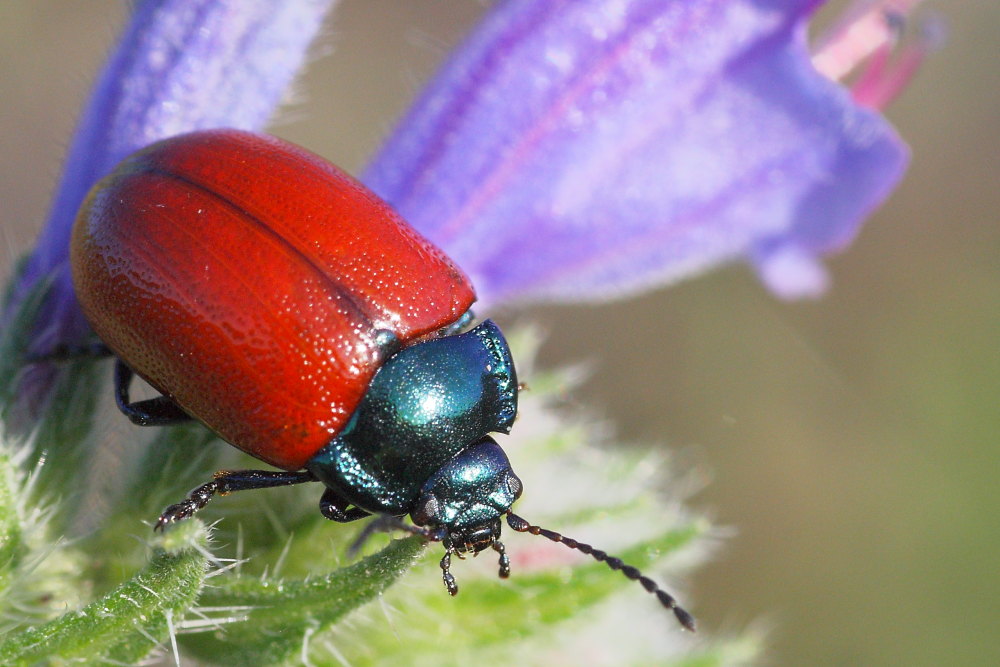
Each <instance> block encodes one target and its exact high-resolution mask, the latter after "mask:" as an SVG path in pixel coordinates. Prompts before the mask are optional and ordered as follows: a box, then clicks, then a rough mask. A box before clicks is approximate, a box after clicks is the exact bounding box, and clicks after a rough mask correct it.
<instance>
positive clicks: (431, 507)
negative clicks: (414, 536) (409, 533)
mask: <svg viewBox="0 0 1000 667" xmlns="http://www.w3.org/2000/svg"><path fill="white" fill-rule="evenodd" d="M438 509H439V507H438V499H437V496H435V495H434V494H433V493H428V494H427V495H426V496H424V497H423V498H421V499H420V502H419V503H418V504H417V508H416V509H415V510H413V512H411V513H410V517H412V518H413V523H415V524H417V525H418V526H426V525H427V524H429V523H431V520H432V519H433V518H434V517H435V516H437V514H438Z"/></svg>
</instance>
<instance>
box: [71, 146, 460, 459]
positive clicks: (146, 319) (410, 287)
mask: <svg viewBox="0 0 1000 667" xmlns="http://www.w3.org/2000/svg"><path fill="white" fill-rule="evenodd" d="M72 262H73V280H74V284H75V287H76V290H77V294H78V296H79V298H80V302H81V305H82V307H83V309H84V313H85V314H86V315H87V318H88V319H89V320H90V322H91V324H92V326H93V327H94V330H95V331H96V332H97V334H98V335H99V336H100V337H101V339H102V340H103V341H104V342H105V343H107V344H108V346H109V347H110V348H111V349H112V350H113V351H114V352H115V353H116V354H117V355H118V356H119V357H121V358H122V360H123V361H125V363H127V364H128V365H129V366H130V367H132V368H133V369H134V370H135V371H136V372H137V373H138V374H139V375H141V376H142V377H143V378H145V379H146V380H147V381H149V382H150V383H151V384H153V386H155V387H156V388H157V389H159V390H160V391H162V392H163V393H164V394H166V395H168V396H170V397H171V398H173V399H174V400H175V401H176V402H177V403H178V404H180V405H181V406H182V407H183V408H184V409H185V410H186V411H187V412H189V413H190V414H192V415H194V416H195V417H197V418H198V419H200V420H201V421H203V422H205V423H206V424H207V425H208V426H209V427H210V428H212V429H213V430H215V431H216V432H217V433H219V434H220V435H221V436H222V437H223V438H224V439H226V440H228V441H229V442H231V443H232V444H234V445H236V446H237V447H239V448H240V449H243V450H244V451H246V452H248V453H250V454H252V455H253V456H256V457H258V458H260V459H262V460H264V461H266V462H268V463H271V464H273V465H276V466H279V467H282V468H286V469H297V468H301V467H302V466H303V465H304V463H305V462H306V461H307V460H308V459H309V458H310V457H311V456H312V455H313V454H315V453H316V451H317V450H319V449H320V448H321V447H323V446H324V445H325V444H326V443H327V442H328V441H329V439H330V437H331V436H332V435H333V434H335V433H337V432H339V431H340V429H342V428H343V426H344V425H345V423H346V422H347V420H348V418H349V417H350V415H351V413H352V412H353V411H354V408H355V407H356V406H357V404H358V402H359V401H360V400H361V397H362V396H363V395H364V392H365V391H366V389H367V387H368V382H369V381H370V380H371V378H372V376H373V375H374V373H375V371H376V370H377V369H378V366H379V365H380V364H381V363H382V361H384V359H383V358H382V357H383V354H382V350H383V348H382V346H381V345H380V340H381V339H382V338H384V336H382V338H380V334H379V332H380V331H390V332H392V333H393V334H394V335H395V336H396V337H397V338H398V340H399V341H400V342H401V343H403V344H405V343H406V342H407V341H411V340H413V339H414V338H417V337H420V336H422V335H425V334H428V333H430V332H433V331H435V330H436V329H439V328H441V327H443V326H446V325H448V324H450V323H451V322H454V321H455V320H457V319H459V318H460V317H461V316H462V315H463V314H464V313H465V312H466V311H467V310H468V308H469V306H470V305H471V304H472V302H473V300H474V298H475V297H474V293H473V291H472V287H471V286H470V285H469V283H468V281H467V279H466V278H465V276H464V275H463V274H462V273H461V271H460V270H459V269H458V268H457V267H456V266H455V265H454V264H453V263H452V262H451V261H450V260H449V259H448V258H447V257H445V256H444V254H443V253H441V251H440V250H438V249H437V248H435V247H434V246H433V245H431V244H430V243H429V242H427V241H426V240H425V239H423V238H422V237H421V236H420V235H418V234H417V233H416V232H415V231H413V229H412V228H410V227H409V226H408V225H407V224H406V223H405V222H404V221H403V220H402V219H400V218H399V217H398V216H397V215H396V214H395V213H394V212H393V211H392V210H391V209H390V208H389V207H388V206H387V205H386V204H385V203H384V202H382V201H381V200H379V199H378V198H377V197H375V196H374V195H373V194H372V193H371V192H369V191H368V190H367V189H366V188H364V186H362V185H360V184H359V183H358V182H357V181H355V180H354V179H353V178H351V177H350V176H348V175H346V174H344V173H343V172H341V171H340V170H338V169H337V168H336V167H334V166H333V165H331V164H329V163H327V162H326V161H325V160H322V159H321V158H318V157H317V156H315V155H312V154H311V153H309V152H307V151H305V150H304V149H301V148H298V147H296V146H292V145H291V144H287V143H285V142H282V141H280V140H277V139H274V138H271V137H262V136H257V135H253V134H249V133H245V132H237V131H233V130H213V131H208V132H196V133H192V134H188V135H183V136H180V137H175V138H173V139H169V140H167V141H165V142H161V143H159V144H155V145H153V146H151V147H150V148H148V149H146V150H144V151H141V152H140V153H138V154H136V155H135V156H133V157H132V158H130V159H129V160H126V161H125V162H124V163H122V165H120V166H119V167H118V169H116V170H115V172H113V173H112V174H111V175H110V176H108V177H107V178H105V179H104V180H103V181H101V183H99V184H98V186H97V187H96V188H95V190H94V191H93V192H92V193H91V195H90V196H89V197H88V199H87V202H86V203H85V205H84V207H83V208H82V210H81V213H80V216H79V218H78V221H77V224H76V227H75V230H74V238H73V246H72Z"/></svg>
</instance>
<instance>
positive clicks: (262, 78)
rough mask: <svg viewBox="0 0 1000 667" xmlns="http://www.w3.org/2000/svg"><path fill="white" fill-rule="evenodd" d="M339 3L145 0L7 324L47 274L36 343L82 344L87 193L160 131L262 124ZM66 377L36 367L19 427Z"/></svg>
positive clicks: (21, 393) (78, 142)
mask: <svg viewBox="0 0 1000 667" xmlns="http://www.w3.org/2000/svg"><path fill="white" fill-rule="evenodd" d="M334 3H335V0H284V1H282V2H274V1H273V0H145V1H143V2H140V3H138V5H137V6H136V8H135V11H134V13H133V15H132V17H131V20H130V22H129V25H128V26H127V28H126V30H125V32H124V34H123V36H122V39H121V40H120V42H119V43H118V47H117V49H116V50H115V51H114V52H113V53H112V54H111V57H110V58H109V60H108V62H107V64H106V65H105V68H104V71H103V72H102V74H101V76H100V78H99V79H98V82H97V84H96V86H95V88H94V92H93V94H92V97H91V99H90V102H89V104H88V105H87V107H86V109H85V111H84V113H83V116H82V118H81V120H80V125H79V127H78V129H77V134H76V137H75V139H74V141H73V145H72V147H71V149H70V153H69V157H68V159H67V161H66V166H65V170H64V173H63V176H62V181H61V183H60V186H59V190H58V192H57V194H56V197H55V200H54V203H53V207H52V210H51V212H50V214H49V219H48V221H47V223H46V225H45V227H44V229H43V230H42V233H41V235H40V237H39V241H38V245H37V246H36V248H35V251H34V253H33V254H32V255H31V256H30V257H29V258H28V260H27V262H26V263H25V265H24V268H23V269H22V270H21V273H20V275H19V276H18V278H17V282H16V284H15V286H14V288H13V290H12V292H11V297H10V299H9V300H8V303H7V312H5V313H4V314H3V315H4V317H3V319H4V322H3V324H4V329H5V330H7V331H9V330H10V328H11V322H12V321H13V320H14V317H15V316H16V313H17V311H18V308H19V306H20V305H21V304H22V303H23V301H24V299H25V297H26V296H27V295H28V294H29V293H30V292H31V290H32V289H33V288H35V287H36V286H37V285H39V284H40V282H39V281H41V280H44V279H50V280H51V281H52V286H51V289H50V291H49V294H48V298H47V300H46V301H45V303H44V304H43V306H42V309H41V312H40V313H39V315H38V316H37V322H38V323H39V328H40V330H39V331H37V332H36V333H35V336H34V338H33V340H32V341H31V351H32V352H33V353H38V352H47V351H51V350H52V349H53V348H54V347H55V346H56V345H59V344H74V343H78V342H79V340H80V338H81V336H83V335H85V334H86V332H87V331H88V327H87V325H86V322H85V321H84V319H83V315H82V313H81V312H80V309H79V306H78V305H77V303H76V297H75V296H74V293H73V287H72V284H71V281H70V276H69V267H68V259H69V238H70V230H71V228H72V226H73V220H74V218H75V216H76V211H77V208H79V206H80V203H81V202H82V201H83V198H84V196H85V195H86V193H87V191H88V190H89V189H90V188H91V186H92V185H93V184H94V183H95V182H96V181H97V180H98V179H100V178H101V177H102V176H103V175H104V174H106V173H107V172H108V171H110V170H111V168H112V167H113V166H114V165H115V164H116V163H118V162H119V161H120V160H121V159H122V158H123V157H125V156H126V155H128V154H130V153H132V152H133V151H135V150H137V149H139V148H142V147H143V146H146V145H148V144H150V143H152V142H154V141H157V140H159V139H162V138H165V137H168V136H171V135H174V134H178V133H180V132H187V131H189V130H195V129H199V128H208V127H218V126H226V127H238V128H244V129H260V128H262V127H263V126H264V124H265V123H266V122H267V121H268V119H269V118H270V117H271V114H272V113H273V112H274V109H275V108H276V107H277V106H278V104H279V103H280V102H281V100H282V97H283V96H284V95H285V94H286V90H287V88H288V86H289V84H290V83H291V81H292V79H293V78H294V76H295V74H296V72H297V71H298V69H299V67H300V66H301V65H302V64H303V62H304V60H305V57H306V52H307V49H308V47H309V44H310V42H311V41H312V38H313V36H314V35H315V34H316V33H317V32H318V30H319V29H320V27H321V24H322V20H323V16H324V15H325V14H326V12H327V10H328V9H329V8H330V6H331V5H333V4H334ZM56 375H57V370H56V369H55V368H54V367H52V366H51V365H40V364H35V365H33V366H30V367H28V368H27V369H25V371H24V375H23V376H22V378H21V381H20V383H19V385H20V387H19V389H18V391H17V395H18V403H19V406H16V407H15V408H13V410H12V412H13V414H14V416H13V417H11V419H10V420H9V421H8V427H12V426H11V424H12V423H15V422H17V423H23V424H27V425H29V426H30V425H31V424H32V423H33V421H34V418H35V415H36V414H37V413H38V411H40V410H41V409H43V407H44V405H45V401H44V397H45V396H47V394H48V391H49V389H50V388H51V386H52V383H53V382H54V378H55V377H56ZM21 413H27V414H26V415H24V416H23V418H22V417H21V416H18V415H19V414H21ZM12 428H16V426H15V427H12Z"/></svg>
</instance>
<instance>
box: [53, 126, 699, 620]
mask: <svg viewBox="0 0 1000 667" xmlns="http://www.w3.org/2000/svg"><path fill="white" fill-rule="evenodd" d="M70 258H71V269H72V279H73V284H74V288H75V290H76V294H77V297H78V299H79V302H80V305H81V307H82V309H83V312H84V314H85V316H86V318H87V320H88V321H89V323H90V324H91V326H92V328H93V330H94V332H95V333H96V334H97V336H98V337H99V338H100V339H101V341H102V342H103V344H104V345H105V346H106V349H107V352H108V353H109V354H113V355H114V356H115V357H116V365H115V396H116V402H117V404H118V407H119V409H120V410H121V411H122V412H123V413H124V414H125V415H126V416H128V418H129V419H130V420H131V421H132V422H133V423H135V424H138V425H142V426H158V425H169V424H173V423H177V422H180V421H185V420H189V419H196V420H198V421H200V422H202V423H203V424H204V425H205V426H207V427H208V428H209V429H211V430H212V431H214V432H215V433H216V434H217V435H219V437H221V438H222V439H223V440H225V441H227V442H229V443H230V444H232V445H234V446H236V447H238V448H239V449H241V450H243V451H244V452H246V453H248V454H250V455H251V456H254V457H256V458H257V459H260V460H261V461H264V462H266V463H268V464H270V465H272V466H274V467H275V468H278V470H273V471H272V470H240V471H220V472H217V473H216V474H215V476H214V478H213V479H212V480H211V481H209V482H208V483H206V484H203V485H202V486H199V487H198V488H197V489H195V490H194V491H192V492H191V494H190V495H189V496H188V497H187V498H185V499H184V500H183V501H181V502H179V503H176V504H174V505H171V506H169V507H167V508H166V509H165V510H164V512H163V513H162V515H161V516H160V517H159V519H158V520H157V522H156V525H155V528H156V529H159V530H163V529H164V528H165V527H166V526H167V525H168V524H170V523H172V522H174V521H179V520H182V519H185V518H188V517H190V516H192V515H193V514H194V513H195V512H196V511H198V510H199V509H201V508H202V507H204V506H205V505H206V504H207V503H208V502H209V500H210V499H211V498H212V496H213V495H215V494H227V493H230V492H233V491H242V490H248V489H259V488H266V487H276V486H285V485H291V484H300V483H306V482H321V483H322V484H323V485H324V487H325V490H324V492H323V495H322V498H321V500H320V511H321V513H322V514H323V516H325V517H326V518H328V519H331V520H333V521H337V522H350V521H355V520H357V519H361V518H363V517H367V516H369V515H371V514H375V515H379V516H380V517H382V520H381V522H380V523H376V524H375V525H376V526H382V527H389V528H393V529H402V530H407V531H409V532H412V533H416V534H419V535H422V536H423V537H424V538H426V539H428V540H431V541H440V542H442V543H443V546H444V548H445V554H444V556H443V557H442V559H441V569H442V578H443V580H444V583H445V586H446V588H447V590H448V592H449V593H451V594H452V595H455V594H457V592H458V586H457V584H456V582H455V578H454V576H453V575H452V573H451V556H452V554H456V555H458V556H459V557H463V556H464V555H465V554H467V553H471V554H478V553H479V552H481V551H483V550H485V549H493V550H494V551H496V552H497V554H499V570H500V576H501V577H507V576H508V575H509V574H510V560H509V558H508V556H507V554H506V551H505V548H504V545H503V543H502V542H501V541H500V533H501V517H503V516H504V515H506V518H507V524H508V525H509V526H510V527H511V528H512V529H513V530H515V531H518V532H527V533H531V534H535V535H541V536H543V537H546V538H548V539H550V540H552V541H555V542H561V543H562V544H564V545H566V546H568V547H570V548H573V549H577V550H579V551H582V552H583V553H586V554H589V555H590V556H592V557H594V558H595V559H597V560H599V561H603V562H605V563H606V564H607V565H609V566H610V567H611V568H612V569H616V570H620V571H621V572H622V573H623V574H625V576H627V577H628V578H630V579H632V580H635V581H638V582H639V583H640V584H641V585H642V586H643V587H644V588H645V589H646V590H647V591H649V592H650V593H653V594H655V595H656V596H657V597H658V599H659V600H660V602H661V604H663V605H664V606H665V607H667V608H669V609H671V610H672V611H673V613H674V614H675V616H676V617H677V619H678V620H679V621H680V623H681V624H682V625H683V626H684V627H686V628H688V629H691V630H693V629H694V620H693V618H692V617H691V615H690V614H689V613H688V612H686V611H685V610H684V609H682V608H681V607H680V606H679V605H678V604H677V602H676V600H675V599H674V598H673V597H672V596H671V595H670V594H668V593H667V592H665V591H663V590H662V589H661V588H660V587H659V586H658V585H657V584H655V583H654V582H653V581H652V580H651V579H649V578H648V577H645V576H644V575H642V574H641V572H639V571H638V570H637V569H636V568H634V567H631V566H629V565H626V564H624V563H623V562H622V561H621V560H619V559H618V558H615V557H612V556H609V555H607V554H606V553H605V552H603V551H600V550H598V549H594V548H593V547H591V546H590V545H587V544H583V543H580V542H578V541H576V540H573V539H571V538H568V537H564V536H562V535H560V534H559V533H555V532H552V531H550V530H547V529H544V528H540V527H538V526H534V525H531V524H530V523H529V522H527V521H525V520H524V519H522V518H521V517H519V516H517V515H515V514H513V513H511V511H510V508H511V505H512V504H513V503H514V501H515V500H517V498H518V497H519V496H520V495H521V491H522V484H521V481H520V480H519V479H518V477H517V475H516V474H514V471H513V469H512V468H511V465H510V462H509V460H508V458H507V456H506V454H505V453H504V451H503V450H502V449H501V448H500V446H499V445H498V444H497V443H496V441H495V440H494V439H493V438H492V437H491V436H490V434H491V433H509V432H510V430H511V426H512V424H513V422H514V419H515V417H516V416H517V399H518V382H517V375H516V371H515V367H514V363H513V360H512V358H511V354H510V349H509V348H508V345H507V342H506V340H505V339H504V337H503V334H502V333H501V332H500V329H499V328H498V327H497V326H496V324H494V323H493V322H492V321H490V320H485V321H483V322H482V323H480V324H478V325H477V326H475V327H472V328H469V327H470V326H471V324H472V322H473V316H472V313H471V311H470V307H471V306H472V304H473V302H474V300H475V292H474V290H473V287H472V285H471V284H470V282H469V280H468V278H467V277H466V276H465V274H464V273H462V271H461V270H460V269H459V268H458V267H457V266H456V265H455V264H454V263H453V262H452V261H451V260H450V259H449V258H448V257H447V256H446V255H445V254H444V252H442V251H441V250H440V249H438V248H437V247H435V246H434V245H433V244H431V243H430V242H429V241H428V240H426V239H424V238H423V237H422V236H421V235H420V234H418V233H417V232H416V231H415V230H414V229H413V228H411V227H410V226H409V225H408V224H407V223H406V222H405V221H404V220H402V219H401V218H400V217H399V216H398V215H397V214H396V213H395V212H394V211H393V210H392V208H391V207H390V206H389V205H388V204H386V203H385V202H383V201H382V200H380V199H379V198H378V197H377V196H376V195H375V194H374V193H372V192H371V191H369V190H368V189H367V188H366V187H365V186H363V185H362V184H361V183H359V182H358V181H356V180H355V179H353V178H352V177H350V176H349V175H347V174H345V173H344V172H342V171H341V170H339V169H338V168H337V167H335V166H333V165H332V164H330V163H329V162H327V161H326V160H324V159H323V158H320V157H319V156H317V155H314V154H313V153H310V152H308V151H307V150H305V149H303V148H301V147H298V146H295V145H293V144H291V143H288V142H285V141H283V140H280V139H277V138H275V137H271V136H266V135H260V134H253V133H249V132H244V131H238V130H229V129H218V130H206V131H197V132H192V133H189V134H184V135H180V136H176V137H173V138H170V139H166V140H164V141H161V142H158V143H156V144H153V145H151V146H149V147H147V148H145V149H143V150H140V151H139V152H137V153H135V154H134V155H132V156H130V157H128V158H126V159H125V160H124V161H123V162H122V163H121V164H120V165H119V166H118V167H116V168H115V169H114V170H113V171H112V173H111V174H109V175H108V176H106V177H105V178H104V179H102V180H101V181H100V182H98V183H97V184H96V185H95V186H94V188H93V189H92V190H91V192H90V193H89V194H88V196H87V198H86V200H85V202H84V203H83V205H82V207H81V209H80V212H79V214H78V216H77V220H76V222H75V225H74V228H73V236H72V246H71V253H70ZM136 375H138V376H139V377H141V378H142V379H144V380H145V381H146V382H147V383H149V385H151V386H152V387H153V388H154V389H155V390H156V391H157V392H159V396H157V397H155V398H152V399H146V400H140V401H132V400H131V398H130V386H131V383H132V381H133V379H134V377H135V376H136ZM406 515H409V516H410V518H411V520H412V524H408V523H404V522H403V521H402V519H401V517H403V516H406Z"/></svg>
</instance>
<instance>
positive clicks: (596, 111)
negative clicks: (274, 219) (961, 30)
mask: <svg viewBox="0 0 1000 667" xmlns="http://www.w3.org/2000/svg"><path fill="white" fill-rule="evenodd" d="M816 4H817V3H816V2H814V1H809V0H798V1H789V0H781V1H779V0H756V1H755V0H683V1H680V0H678V1H674V2H669V1H664V0H585V1H581V0H572V1H570V0H565V1H561V2H557V1H550V2H544V3H538V2H533V1H532V0H511V1H508V2H504V3H501V4H500V5H499V6H498V7H497V9H496V10H495V11H493V13H492V14H491V15H490V16H489V17H488V18H487V19H486V21H485V22H484V23H483V24H482V25H481V26H480V28H479V29H478V31H477V32H476V33H475V34H474V35H473V36H472V38H471V39H470V40H469V41H468V42H467V43H466V45H465V47H464V48H463V49H462V50H461V51H459V52H458V53H457V54H456V55H455V56H454V57H453V59H452V60H451V61H450V62H449V63H448V65H447V66H446V67H445V69H444V70H443V71H442V72H441V74H440V75H439V76H438V78H437V79H436V80H435V81H434V82H433V83H432V84H431V86H430V87H429V89H428V90H427V91H426V92H425V94H424V95H423V97H422V98H421V99H420V100H419V101H418V103H417V104H416V105H415V107H414V108H413V109H412V110H411V111H410V113H409V115H408V116H407V117H406V118H405V119H404V121H403V122H402V124H401V125H400V127H399V129H398V130H397V131H396V133H395V135H394V136H393V137H392V138H391V140H390V141H389V143H388V144H387V145H386V147H385V149H384V150H383V151H382V152H381V154H380V155H379V156H378V158H377V159H376V160H375V162H374V163H373V164H372V165H371V167H370V168H369V170H368V172H367V174H366V175H365V178H364V180H365V181H366V183H367V184H368V185H369V186H370V187H372V188H373V189H374V190H375V191H376V192H378V193H379V194H380V195H382V196H383V197H384V198H386V199H387V200H388V201H389V202H391V203H392V204H393V205H394V206H395V207H396V208H397V209H398V210H399V211H400V213H401V214H402V215H403V216H404V217H405V218H407V219H408V220H409V221H410V222H411V223H413V224H414V225H415V226H416V227H417V228H418V229H419V230H420V231H421V232H422V233H424V234H425V235H427V236H428V237H430V238H431V240H433V241H434V242H436V243H437V244H439V245H441V246H442V247H443V248H444V249H445V251H446V252H448V253H449V254H450V255H451V256H452V257H453V258H454V259H455V260H457V261H458V263H459V264H460V265H461V266H462V267H463V268H464V269H465V270H466V271H467V272H468V273H469V274H470V276H471V277H472V279H473V282H474V283H475V284H476V287H477V290H478V291H479V294H480V300H481V301H484V302H486V303H487V304H490V303H497V302H504V301H511V300H548V299H562V300H595V299H606V298H612V297H616V296H620V295H623V294H627V293H632V292H637V291H641V290H644V289H649V288H652V287H655V286H657V285H662V284H664V283H667V282H670V281H674V280H677V279H680V278H683V277H686V276H689V275H691V274H693V273H696V272H699V271H703V270H706V269H708V268H710V267H712V266H715V265H716V264H718V263H720V262H723V261H727V260H732V259H736V258H740V257H745V258H752V259H759V260H760V261H761V262H762V263H763V270H764V271H765V272H766V273H767V275H768V277H769V280H768V282H769V284H771V285H773V286H775V287H779V288H780V291H779V293H781V294H798V293H804V292H810V291H814V290H815V289H817V288H818V286H819V285H820V284H821V277H820V278H819V280H820V282H817V280H818V276H819V275H820V274H817V270H819V266H818V264H816V262H815V261H814V260H815V256H816V255H817V254H821V253H825V252H829V251H830V250H834V249H837V248H839V247H842V245H843V244H844V243H846V242H847V241H848V240H849V239H850V238H852V237H853V235H854V234H855V232H856V230H857V227H858V226H859V224H860V221H861V219H862V218H863V216H864V215H866V214H867V213H868V212H870V210H871V209H872V208H873V207H874V206H875V205H877V203H878V202H879V201H880V200H881V198H882V197H884V196H885V195H886V194H887V193H888V192H889V190H890V189H891V188H892V186H893V185H894V184H895V183H896V181H897V180H898V179H899V177H900V175H901V173H902V170H903V167H904V163H905V149H904V147H903V146H902V144H901V143H900V141H899V140H898V138H897V137H896V136H895V134H894V132H893V130H892V128H891V127H890V126H889V125H888V124H887V123H886V122H885V121H884V120H883V119H882V118H881V117H880V116H878V115H877V114H875V113H873V112H870V111H867V110H864V109H861V108H860V107H858V106H857V105H855V104H853V103H852V101H851V99H850V97H849V96H848V94H847V93H846V92H845V91H844V90H843V89H841V88H840V87H839V86H837V85H836V84H833V83H831V82H830V81H829V80H827V79H826V78H824V77H823V76H822V75H820V74H818V73H817V72H816V71H815V70H814V69H813V67H812V65H811V64H810V62H809V54H808V51H807V48H806V45H805V22H806V20H807V19H808V17H809V14H810V13H811V11H812V10H813V9H814V7H815V5H816ZM777 249H784V250H785V252H784V254H783V255H781V256H782V257H784V258H785V259H786V262H785V263H784V264H781V263H777V264H775V263H773V262H771V261H769V259H773V258H774V257H777V256H778V255H774V254H773V253H774V252H776V251H777ZM793 256H795V257H798V261H796V262H795V264H796V266H797V267H798V268H799V269H802V268H803V267H805V266H807V263H812V264H813V267H812V270H805V271H803V270H785V271H783V270H781V267H782V266H785V267H788V266H790V264H789V263H788V261H787V260H788V258H789V257H793ZM799 280H801V281H802V284H797V283H796V281H799Z"/></svg>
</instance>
